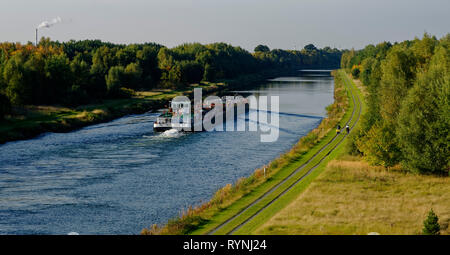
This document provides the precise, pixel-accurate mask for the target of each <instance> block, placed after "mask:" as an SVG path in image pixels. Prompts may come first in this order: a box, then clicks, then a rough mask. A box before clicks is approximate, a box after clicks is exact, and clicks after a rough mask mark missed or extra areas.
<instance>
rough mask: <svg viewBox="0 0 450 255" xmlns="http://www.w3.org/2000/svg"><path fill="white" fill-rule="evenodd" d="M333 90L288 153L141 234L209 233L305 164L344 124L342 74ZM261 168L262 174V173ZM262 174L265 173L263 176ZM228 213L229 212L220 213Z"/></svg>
mask: <svg viewBox="0 0 450 255" xmlns="http://www.w3.org/2000/svg"><path fill="white" fill-rule="evenodd" d="M334 75H335V90H334V98H335V101H334V103H333V104H331V105H329V106H328V107H327V113H328V115H327V116H328V117H327V118H325V119H323V120H322V122H321V123H320V125H319V126H318V127H317V128H315V129H314V130H312V131H311V132H310V133H308V134H307V135H306V136H304V137H302V138H301V139H300V140H299V141H298V143H297V144H295V145H294V146H293V147H292V149H291V150H289V151H287V152H286V153H283V154H282V155H280V157H278V158H277V159H275V160H273V161H272V162H271V163H270V164H269V165H267V166H262V167H261V168H259V169H256V170H255V171H254V173H253V174H252V175H251V176H249V177H246V178H245V177H243V178H240V179H239V180H237V181H236V183H234V184H227V185H226V186H225V187H223V188H222V189H220V190H218V191H217V192H216V193H215V194H214V196H213V197H212V198H211V200H210V201H208V202H206V203H203V204H201V205H199V206H196V207H189V208H188V209H187V210H185V211H184V212H182V213H181V215H180V216H179V217H177V218H174V219H171V220H169V221H168V223H167V224H165V225H163V226H158V225H152V226H151V227H150V228H148V229H147V228H145V229H143V230H142V232H141V233H142V234H145V235H148V234H150V235H151V234H200V233H204V232H205V231H206V232H207V231H208V230H211V228H212V227H214V226H215V225H217V223H220V222H221V221H223V220H226V219H227V217H231V216H233V213H236V211H239V210H237V209H230V207H231V206H233V207H239V208H241V209H242V208H244V207H245V206H246V205H247V204H249V203H251V202H252V201H254V200H255V199H257V198H258V197H259V196H260V195H261V194H264V193H265V192H266V191H268V190H269V189H270V188H272V187H273V186H275V185H276V184H278V182H279V181H280V180H282V179H284V178H285V177H286V176H288V175H289V174H290V173H292V171H294V170H295V169H296V168H297V167H298V166H300V165H302V164H303V163H305V161H306V160H307V159H309V158H310V157H311V156H312V155H313V154H314V153H316V152H317V150H319V149H320V148H321V146H322V145H323V144H324V143H326V142H327V141H328V140H329V139H332V137H333V135H334V128H335V127H336V125H337V124H338V123H340V124H341V126H343V125H344V123H345V121H343V116H344V114H345V113H346V110H347V109H348V107H349V100H348V94H347V93H348V92H347V91H346V89H345V87H344V80H343V79H344V77H343V76H342V72H340V73H334ZM264 169H265V171H264ZM264 172H265V173H264ZM224 211H229V212H230V213H226V214H221V212H224Z"/></svg>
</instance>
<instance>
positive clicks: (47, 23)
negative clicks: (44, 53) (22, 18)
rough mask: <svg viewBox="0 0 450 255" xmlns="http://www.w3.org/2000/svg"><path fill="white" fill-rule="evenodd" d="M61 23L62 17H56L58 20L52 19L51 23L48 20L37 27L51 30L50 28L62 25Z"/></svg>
mask: <svg viewBox="0 0 450 255" xmlns="http://www.w3.org/2000/svg"><path fill="white" fill-rule="evenodd" d="M61 22H62V19H61V18H60V17H56V18H54V19H52V20H51V21H47V20H46V21H43V22H42V23H41V24H39V26H37V29H40V28H44V27H45V28H49V27H51V26H53V25H55V24H58V23H61Z"/></svg>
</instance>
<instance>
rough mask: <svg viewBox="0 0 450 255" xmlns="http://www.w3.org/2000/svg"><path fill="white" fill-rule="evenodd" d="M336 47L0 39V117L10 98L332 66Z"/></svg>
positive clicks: (21, 101)
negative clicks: (250, 48) (252, 48)
mask: <svg viewBox="0 0 450 255" xmlns="http://www.w3.org/2000/svg"><path fill="white" fill-rule="evenodd" d="M341 55H342V54H341V51H339V50H337V49H331V48H329V47H325V48H323V49H318V48H316V47H315V46H314V45H312V44H309V45H307V46H305V48H304V49H302V50H301V51H291V50H278V49H274V50H270V49H269V48H268V47H267V46H264V45H259V46H257V47H256V48H255V52H254V53H250V52H248V51H246V50H244V49H242V48H240V47H234V46H231V45H229V44H225V43H213V44H207V45H202V44H199V43H190V44H183V45H180V46H178V47H175V48H171V49H169V48H167V47H164V46H162V45H158V44H154V43H145V44H130V45H121V44H112V43H107V42H102V41H100V40H84V41H68V42H58V41H56V42H55V41H51V40H50V39H48V38H47V39H46V38H42V39H41V41H40V42H39V44H38V45H37V46H34V45H33V44H31V43H28V44H26V45H22V44H20V43H1V44H0V117H3V116H4V115H5V114H7V113H8V112H9V111H10V109H11V106H16V105H19V106H20V105H29V104H34V105H39V104H44V105H52V104H59V105H69V106H75V105H81V104H87V103H91V102H96V101H99V100H102V99H104V98H120V97H127V96H130V95H132V94H133V92H134V91H135V90H150V89H153V88H157V87H168V86H169V87H174V86H175V87H176V88H182V87H183V86H187V85H189V84H193V83H198V82H200V81H210V82H214V81H220V80H224V79H235V78H237V77H239V76H240V75H246V74H252V73H257V72H260V71H262V70H266V69H280V70H281V69H286V70H287V69H293V68H306V67H338V66H339V64H340V58H341Z"/></svg>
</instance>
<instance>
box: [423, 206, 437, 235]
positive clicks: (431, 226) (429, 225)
mask: <svg viewBox="0 0 450 255" xmlns="http://www.w3.org/2000/svg"><path fill="white" fill-rule="evenodd" d="M440 231H441V226H440V225H439V218H438V216H437V215H436V214H435V213H434V212H433V209H431V210H430V212H429V213H428V216H427V218H426V219H425V220H424V222H423V229H422V234H424V235H440Z"/></svg>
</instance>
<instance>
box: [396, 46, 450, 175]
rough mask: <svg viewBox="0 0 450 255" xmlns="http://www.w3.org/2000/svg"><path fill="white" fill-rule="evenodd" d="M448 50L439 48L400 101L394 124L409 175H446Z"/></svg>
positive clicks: (448, 148) (449, 135)
mask: <svg viewBox="0 0 450 255" xmlns="http://www.w3.org/2000/svg"><path fill="white" fill-rule="evenodd" d="M449 113H450V51H449V49H448V48H447V49H446V48H444V47H442V48H440V49H439V50H438V51H437V53H436V55H435V56H434V57H433V60H432V63H431V65H430V68H429V71H428V72H426V73H421V74H420V75H419V77H418V79H417V82H416V83H415V85H414V87H413V88H412V89H411V90H410V91H409V93H408V95H407V97H406V99H405V100H404V101H403V104H402V107H401V110H400V114H399V121H398V130H397V134H398V141H399V145H400V147H401V150H402V153H403V159H404V160H403V162H402V164H403V165H404V166H405V167H406V168H407V169H410V170H411V171H413V172H420V173H440V174H442V173H443V174H448V173H449V162H450V161H449V158H450V133H449V130H450V118H449V116H448V114H449Z"/></svg>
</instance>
